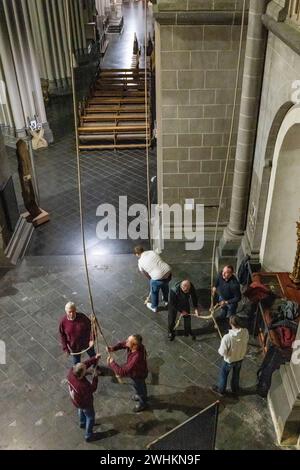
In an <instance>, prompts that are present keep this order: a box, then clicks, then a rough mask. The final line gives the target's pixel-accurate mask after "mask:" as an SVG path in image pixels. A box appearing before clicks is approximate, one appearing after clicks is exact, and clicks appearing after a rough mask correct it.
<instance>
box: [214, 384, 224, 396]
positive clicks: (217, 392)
mask: <svg viewBox="0 0 300 470" xmlns="http://www.w3.org/2000/svg"><path fill="white" fill-rule="evenodd" d="M211 391H212V392H214V393H216V394H217V395H219V396H220V397H224V396H225V393H221V392H220V390H219V388H218V387H217V385H213V386H212V387H211Z"/></svg>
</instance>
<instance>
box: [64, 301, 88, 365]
mask: <svg viewBox="0 0 300 470" xmlns="http://www.w3.org/2000/svg"><path fill="white" fill-rule="evenodd" d="M65 312H66V314H65V315H64V316H63V318H62V319H61V321H60V324H59V333H60V338H61V343H62V348H63V351H64V352H66V353H67V355H71V357H72V360H73V364H74V365H75V364H78V363H79V362H80V358H81V352H87V354H88V355H89V356H90V357H94V356H95V355H96V353H95V349H94V340H93V338H92V332H91V330H92V329H91V320H90V319H89V318H88V317H87V316H86V315H84V314H83V313H79V312H77V311H76V305H75V304H74V303H73V302H68V303H67V304H66V306H65Z"/></svg>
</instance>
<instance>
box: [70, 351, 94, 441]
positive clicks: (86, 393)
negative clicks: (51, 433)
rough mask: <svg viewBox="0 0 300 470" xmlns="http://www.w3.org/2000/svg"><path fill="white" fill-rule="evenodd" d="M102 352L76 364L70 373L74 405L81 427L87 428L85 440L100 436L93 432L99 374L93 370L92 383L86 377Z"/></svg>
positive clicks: (71, 395) (92, 439)
mask: <svg viewBox="0 0 300 470" xmlns="http://www.w3.org/2000/svg"><path fill="white" fill-rule="evenodd" d="M99 358H100V354H97V356H95V357H93V358H92V359H89V360H87V361H85V362H79V363H77V364H75V365H74V366H73V367H72V369H70V371H69V373H68V377H67V379H68V386H69V392H70V397H71V400H72V402H73V405H74V406H75V407H76V408H77V409H78V415H79V420H80V427H81V428H83V429H85V440H86V441H87V442H91V441H94V440H96V439H97V438H98V435H97V433H95V434H93V426H94V424H95V410H94V400H93V393H94V392H95V391H96V389H97V385H98V376H97V375H95V373H94V372H93V380H92V383H91V382H89V381H88V380H87V378H86V375H87V374H88V368H89V367H91V366H96V364H97V362H98V360H99Z"/></svg>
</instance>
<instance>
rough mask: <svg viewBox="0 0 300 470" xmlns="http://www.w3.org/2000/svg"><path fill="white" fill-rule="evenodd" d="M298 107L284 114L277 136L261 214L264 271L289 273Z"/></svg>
mask: <svg viewBox="0 0 300 470" xmlns="http://www.w3.org/2000/svg"><path fill="white" fill-rule="evenodd" d="M299 178H300V107H299V106H298V105H297V106H295V107H293V108H292V109H291V110H290V111H289V112H288V113H287V115H286V117H285V119H284V121H283V123H282V125H281V128H280V130H279V133H278V137H277V141H276V145H275V150H274V157H273V168H272V172H271V179H270V186H269V192H268V201H267V207H266V213H265V221H264V230H263V238H262V245H261V253H260V256H261V262H262V264H263V266H264V268H265V269H266V270H268V271H290V270H291V269H292V266H293V261H294V256H295V252H296V227H295V223H296V221H297V220H299V208H300V184H299Z"/></svg>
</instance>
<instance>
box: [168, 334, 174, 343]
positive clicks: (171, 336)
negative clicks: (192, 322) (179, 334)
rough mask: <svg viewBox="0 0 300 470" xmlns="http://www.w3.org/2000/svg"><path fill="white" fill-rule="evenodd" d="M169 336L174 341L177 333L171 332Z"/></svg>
mask: <svg viewBox="0 0 300 470" xmlns="http://www.w3.org/2000/svg"><path fill="white" fill-rule="evenodd" d="M168 338H169V340H170V341H174V338H175V333H169V334H168Z"/></svg>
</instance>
